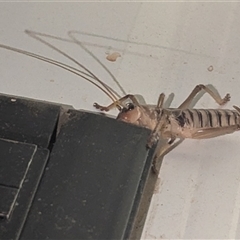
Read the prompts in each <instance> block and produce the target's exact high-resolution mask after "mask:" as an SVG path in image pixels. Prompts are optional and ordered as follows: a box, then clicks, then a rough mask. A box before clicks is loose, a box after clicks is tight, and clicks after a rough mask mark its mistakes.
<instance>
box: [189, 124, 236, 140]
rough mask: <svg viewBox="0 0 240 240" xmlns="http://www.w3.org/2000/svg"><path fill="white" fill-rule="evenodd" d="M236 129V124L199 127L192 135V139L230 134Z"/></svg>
mask: <svg viewBox="0 0 240 240" xmlns="http://www.w3.org/2000/svg"><path fill="white" fill-rule="evenodd" d="M236 130H238V126H236V125H235V126H230V127H220V128H219V127H217V128H206V129H200V131H198V132H196V133H194V134H193V135H192V138H193V139H206V138H214V137H219V136H222V135H225V134H230V133H233V132H235V131H236Z"/></svg>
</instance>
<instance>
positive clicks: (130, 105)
mask: <svg viewBox="0 0 240 240" xmlns="http://www.w3.org/2000/svg"><path fill="white" fill-rule="evenodd" d="M134 108H135V106H134V104H133V103H127V110H128V111H129V110H133V109H134Z"/></svg>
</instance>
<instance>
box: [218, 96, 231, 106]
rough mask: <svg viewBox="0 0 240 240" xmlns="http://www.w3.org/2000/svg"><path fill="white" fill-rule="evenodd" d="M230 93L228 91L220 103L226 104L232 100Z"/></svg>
mask: <svg viewBox="0 0 240 240" xmlns="http://www.w3.org/2000/svg"><path fill="white" fill-rule="evenodd" d="M230 98H231V96H230V94H229V93H227V94H226V96H225V97H224V98H223V99H222V102H221V103H220V105H224V104H225V103H227V102H229V101H230Z"/></svg>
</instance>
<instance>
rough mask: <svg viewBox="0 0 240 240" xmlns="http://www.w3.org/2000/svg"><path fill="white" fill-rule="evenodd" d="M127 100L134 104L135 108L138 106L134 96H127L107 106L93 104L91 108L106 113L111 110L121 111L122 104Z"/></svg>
mask: <svg viewBox="0 0 240 240" xmlns="http://www.w3.org/2000/svg"><path fill="white" fill-rule="evenodd" d="M127 99H131V100H132V102H133V103H134V105H136V106H140V104H139V102H138V101H137V99H136V98H135V96H134V95H131V94H128V95H126V96H124V97H122V98H120V99H118V100H117V101H115V102H113V103H111V104H110V105H109V106H101V105H99V104H98V103H94V104H93V106H94V107H95V108H96V109H99V110H100V111H105V112H108V111H109V110H111V109H113V108H118V110H121V108H122V107H123V104H122V103H123V102H124V101H126V100H127Z"/></svg>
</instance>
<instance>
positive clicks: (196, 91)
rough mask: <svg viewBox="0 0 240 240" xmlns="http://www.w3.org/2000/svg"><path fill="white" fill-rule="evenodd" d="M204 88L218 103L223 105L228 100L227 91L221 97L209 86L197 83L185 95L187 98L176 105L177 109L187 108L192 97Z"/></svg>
mask: <svg viewBox="0 0 240 240" xmlns="http://www.w3.org/2000/svg"><path fill="white" fill-rule="evenodd" d="M201 90H204V91H206V92H207V93H208V94H209V95H210V96H211V97H212V98H213V99H214V100H215V101H216V102H217V103H218V104H219V105H224V104H225V103H226V102H228V101H229V100H230V95H229V93H228V94H226V96H225V97H224V98H221V97H220V96H218V95H217V94H215V93H214V92H213V91H212V90H211V89H209V87H207V86H205V85H203V84H199V85H197V86H196V87H195V88H194V89H193V91H192V92H191V93H190V95H189V96H188V97H187V99H186V100H185V101H184V102H183V103H182V104H181V105H180V106H179V107H178V108H179V109H187V108H188V107H189V105H190V104H191V102H192V100H193V99H194V97H195V96H196V95H197V94H198V93H199V92H200V91H201Z"/></svg>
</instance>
